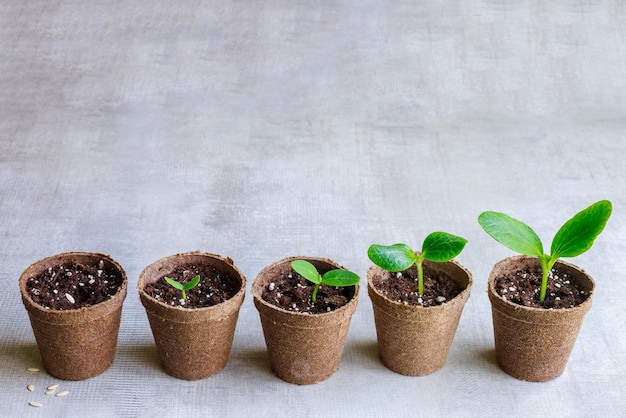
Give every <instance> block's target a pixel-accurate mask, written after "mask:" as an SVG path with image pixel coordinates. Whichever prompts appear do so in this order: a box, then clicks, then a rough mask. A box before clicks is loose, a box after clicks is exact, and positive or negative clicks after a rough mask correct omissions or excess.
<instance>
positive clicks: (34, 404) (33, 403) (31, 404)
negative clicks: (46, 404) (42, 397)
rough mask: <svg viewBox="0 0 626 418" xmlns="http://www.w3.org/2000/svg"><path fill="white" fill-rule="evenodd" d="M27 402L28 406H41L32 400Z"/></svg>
mask: <svg viewBox="0 0 626 418" xmlns="http://www.w3.org/2000/svg"><path fill="white" fill-rule="evenodd" d="M28 404H29V405H30V406H34V407H35V408H40V407H41V404H40V403H39V402H32V401H31V402H28Z"/></svg>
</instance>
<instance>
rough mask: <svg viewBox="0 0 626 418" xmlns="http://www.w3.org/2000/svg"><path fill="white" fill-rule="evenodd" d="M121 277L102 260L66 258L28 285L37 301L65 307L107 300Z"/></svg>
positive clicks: (28, 289)
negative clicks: (91, 262)
mask: <svg viewBox="0 0 626 418" xmlns="http://www.w3.org/2000/svg"><path fill="white" fill-rule="evenodd" d="M122 280H123V279H122V276H121V274H120V273H119V272H118V271H117V270H116V269H113V268H111V267H110V266H106V264H105V263H104V261H102V260H101V261H100V263H99V264H98V265H95V266H91V265H85V264H82V263H77V262H67V263H63V264H59V265H55V266H54V267H50V268H48V270H45V271H44V272H43V273H41V274H39V275H37V276H34V277H31V278H29V279H28V280H27V281H26V289H27V291H28V292H29V293H30V297H31V298H32V299H33V301H35V303H37V304H39V305H41V306H43V307H45V308H49V309H55V310H60V311H63V310H69V309H79V308H82V307H86V306H93V305H95V304H98V303H100V302H104V301H105V300H107V299H109V298H110V297H111V296H113V295H115V294H116V293H117V291H118V289H119V287H120V286H121V285H122ZM67 295H69V296H67ZM72 300H73V302H72Z"/></svg>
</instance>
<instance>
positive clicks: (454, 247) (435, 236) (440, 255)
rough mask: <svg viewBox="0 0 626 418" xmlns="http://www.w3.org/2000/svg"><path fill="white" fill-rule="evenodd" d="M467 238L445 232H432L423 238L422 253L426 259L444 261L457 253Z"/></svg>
mask: <svg viewBox="0 0 626 418" xmlns="http://www.w3.org/2000/svg"><path fill="white" fill-rule="evenodd" d="M465 244H467V240H466V239H465V238H462V237H458V236H456V235H452V234H449V233H447V232H433V233H432V234H430V235H428V236H427V237H426V239H424V243H423V244H422V255H423V256H424V258H427V259H428V260H432V261H437V262H444V261H448V260H452V259H453V258H454V257H456V256H457V255H459V254H460V253H461V251H463V248H464V247H465Z"/></svg>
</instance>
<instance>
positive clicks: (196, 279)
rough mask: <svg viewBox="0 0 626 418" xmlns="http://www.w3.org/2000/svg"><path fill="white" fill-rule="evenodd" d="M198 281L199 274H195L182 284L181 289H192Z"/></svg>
mask: <svg viewBox="0 0 626 418" xmlns="http://www.w3.org/2000/svg"><path fill="white" fill-rule="evenodd" d="M199 282H200V275H196V277H194V278H193V279H192V280H190V281H188V282H187V284H185V285H184V286H183V290H189V289H193V288H194V287H195V286H196V285H197V284H198V283H199Z"/></svg>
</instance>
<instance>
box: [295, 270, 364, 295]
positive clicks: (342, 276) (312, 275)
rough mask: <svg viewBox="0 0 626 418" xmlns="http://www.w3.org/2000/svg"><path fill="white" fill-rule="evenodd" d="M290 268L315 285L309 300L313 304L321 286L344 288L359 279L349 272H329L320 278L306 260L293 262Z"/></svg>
mask: <svg viewBox="0 0 626 418" xmlns="http://www.w3.org/2000/svg"><path fill="white" fill-rule="evenodd" d="M291 268H292V269H293V270H294V271H295V272H296V273H298V274H299V275H300V276H302V277H304V278H305V279H307V280H308V281H310V282H312V283H315V288H314V289H313V294H312V295H311V299H313V303H315V302H316V301H317V291H318V289H319V288H320V286H321V285H322V284H325V285H327V286H334V287H346V286H352V285H355V284H357V283H358V282H359V281H360V280H361V278H360V277H359V275H358V274H356V273H353V272H351V271H349V270H340V269H336V270H330V271H327V272H326V273H324V275H323V276H322V275H321V274H320V273H319V271H317V269H316V268H315V266H314V265H313V264H311V263H309V262H308V261H306V260H294V261H292V262H291Z"/></svg>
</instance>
